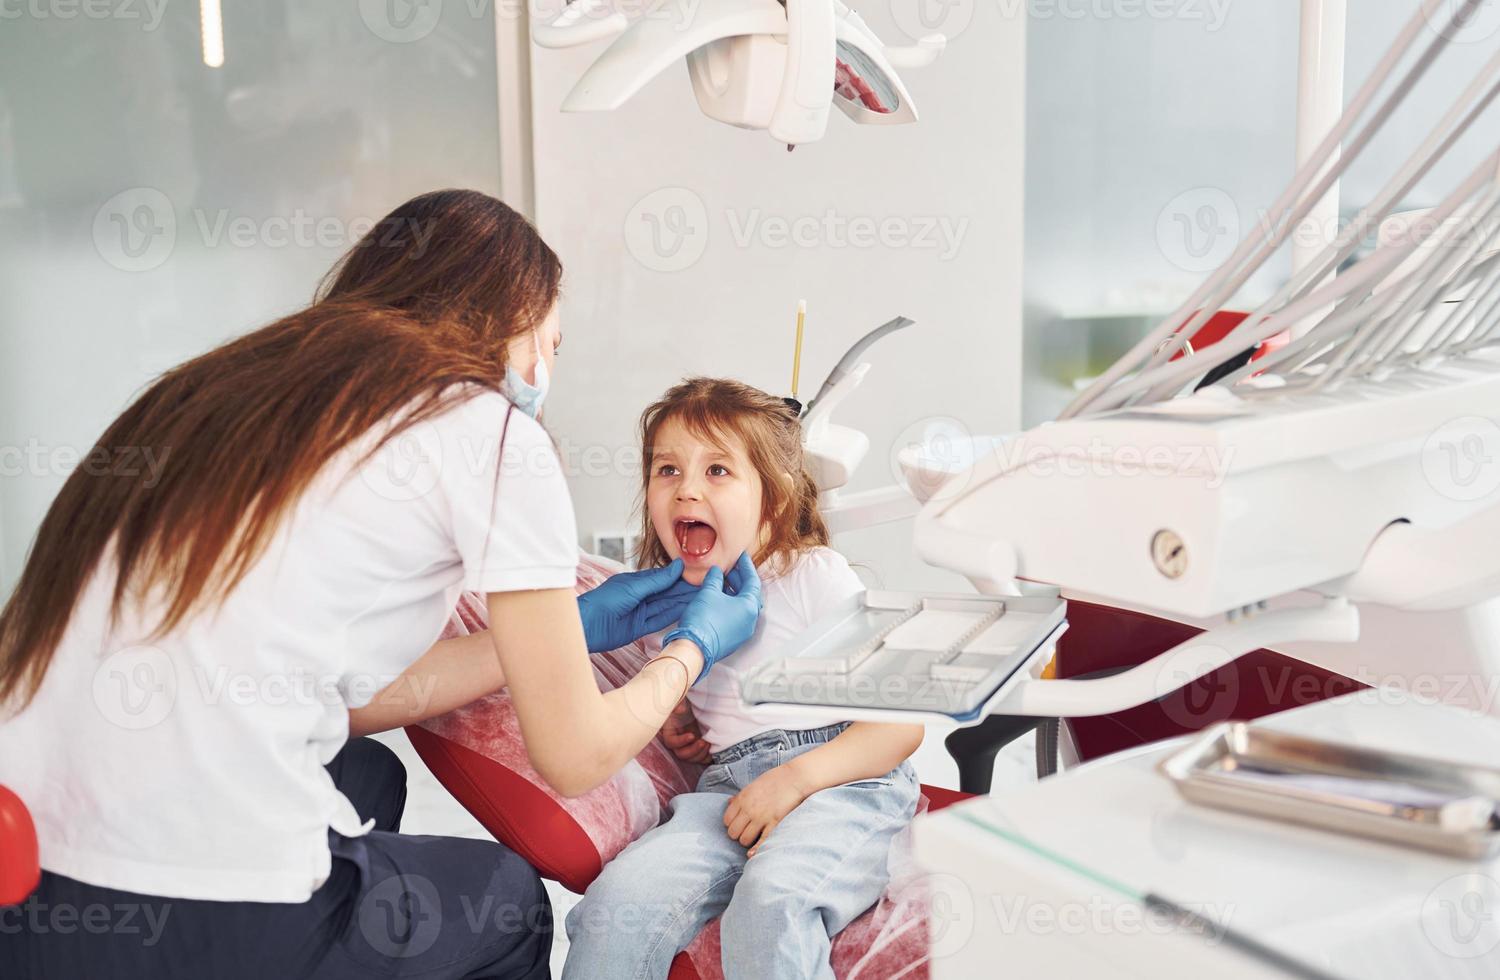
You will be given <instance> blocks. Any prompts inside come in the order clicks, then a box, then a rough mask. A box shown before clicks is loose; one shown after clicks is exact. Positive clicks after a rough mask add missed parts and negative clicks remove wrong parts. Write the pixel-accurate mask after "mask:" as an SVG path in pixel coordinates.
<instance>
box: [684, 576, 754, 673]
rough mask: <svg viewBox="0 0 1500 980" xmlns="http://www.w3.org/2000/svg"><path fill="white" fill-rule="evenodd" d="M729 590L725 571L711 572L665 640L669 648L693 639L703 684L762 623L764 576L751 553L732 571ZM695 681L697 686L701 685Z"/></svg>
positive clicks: (705, 577)
mask: <svg viewBox="0 0 1500 980" xmlns="http://www.w3.org/2000/svg"><path fill="white" fill-rule="evenodd" d="M729 589H730V591H727V592H726V591H725V589H724V572H723V570H722V569H720V568H719V567H717V566H715V567H713V568H710V569H709V570H708V574H707V575H706V576H704V578H703V585H702V586H701V587H700V588H699V589H698V594H697V595H695V596H693V598H692V601H691V602H689V603H688V606H687V608H686V609H684V610H683V612H682V619H681V620H680V621H679V623H678V625H677V628H676V629H674V630H672V631H671V632H670V633H668V634H667V635H666V636H665V637H663V638H662V641H661V645H662V646H663V647H665V646H666V645H667V644H668V643H671V642H672V641H673V640H679V639H687V640H692V641H693V642H694V643H696V644H697V645H698V649H699V650H702V651H703V670H702V672H701V673H699V674H698V680H699V681H701V680H702V679H703V677H704V675H705V674H707V673H708V668H710V667H712V666H713V665H714V664H716V663H718V662H719V661H720V660H723V659H724V658H725V657H727V656H729V655H730V654H731V653H733V652H734V651H736V650H738V649H739V648H740V646H741V645H742V644H743V643H744V642H745V641H746V640H748V639H750V637H751V635H753V634H754V633H755V624H756V623H757V622H759V620H760V610H761V601H760V576H759V575H757V574H756V573H755V566H754V565H753V564H751V562H750V554H749V552H746V553H744V554H742V555H740V560H739V561H737V562H735V563H734V568H732V569H730V571H729ZM697 682H698V681H694V682H693V683H695V684H696V683H697Z"/></svg>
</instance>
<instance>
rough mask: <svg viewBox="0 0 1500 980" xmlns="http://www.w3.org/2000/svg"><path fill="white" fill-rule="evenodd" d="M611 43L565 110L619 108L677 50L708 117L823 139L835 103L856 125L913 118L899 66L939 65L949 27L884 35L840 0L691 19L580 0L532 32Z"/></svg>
mask: <svg viewBox="0 0 1500 980" xmlns="http://www.w3.org/2000/svg"><path fill="white" fill-rule="evenodd" d="M606 37H614V41H613V42H612V43H611V44H610V46H609V47H608V48H606V49H605V50H604V52H603V53H602V54H601V55H599V57H598V58H597V59H596V60H595V61H594V63H593V64H592V65H590V66H589V68H588V69H587V70H586V71H585V72H584V73H583V76H582V77H580V78H579V79H578V82H577V84H576V85H574V86H573V90H572V91H571V92H569V93H568V96H567V98H565V99H564V100H563V104H562V108H563V111H565V112H600V111H607V110H610V109H617V108H619V107H620V106H621V105H623V104H624V103H625V101H626V100H627V99H629V98H630V97H631V96H632V95H634V94H635V93H636V92H638V91H640V90H641V88H642V87H644V86H645V84H646V83H647V82H648V81H650V80H651V79H653V78H655V77H656V76H657V75H659V74H660V73H661V72H662V71H663V70H664V69H665V68H666V67H667V66H668V65H670V64H672V63H673V62H674V61H676V60H678V59H679V58H685V59H686V60H687V67H688V77H689V78H690V79H691V80H692V84H693V93H694V94H695V95H696V96H697V98H698V106H699V107H700V108H701V109H702V110H703V112H704V114H705V115H707V116H709V117H710V118H713V119H717V120H719V121H720V122H725V123H728V124H730V125H731V126H739V127H741V128H743V129H764V130H767V131H768V132H769V133H770V134H771V137H772V138H773V139H776V140H778V141H780V142H783V143H786V144H788V145H796V144H797V143H811V142H813V141H814V140H818V139H821V138H822V137H823V133H824V131H825V130H826V129H827V127H828V114H829V109H830V108H831V107H832V106H834V105H837V106H838V107H839V109H840V110H842V111H843V113H844V115H846V116H848V117H849V118H850V119H852V120H854V121H855V122H856V123H870V124H877V125H890V124H895V123H907V122H915V121H916V119H917V110H916V106H915V104H913V102H912V100H911V96H910V95H909V94H908V93H907V91H906V86H905V85H903V84H902V83H901V79H900V77H899V76H898V75H897V74H896V68H897V67H903V68H911V67H918V66H922V65H927V64H930V63H931V62H932V61H933V60H934V59H936V58H937V56H938V54H939V53H940V52H941V51H942V50H943V48H944V46H945V45H946V44H947V40H946V38H944V37H943V36H942V35H941V34H931V35H928V36H926V37H923V38H922V39H921V40H919V41H918V42H917V43H916V44H914V45H909V46H902V47H893V46H888V45H886V44H883V43H882V42H881V41H880V39H879V38H877V37H876V36H875V34H874V32H872V31H871V30H870V28H869V27H867V26H866V25H865V22H864V21H863V20H861V19H860V16H859V15H858V14H856V13H855V12H854V11H852V10H850V9H849V8H848V7H846V6H844V5H843V4H842V3H840V2H839V0H786V4H785V6H783V5H782V4H781V3H779V2H777V0H705V2H704V3H703V4H702V6H700V7H698V8H696V9H694V10H693V11H692V13H691V14H690V15H689V20H688V22H687V23H682V22H680V21H678V20H676V19H674V18H670V17H663V16H656V15H654V14H653V15H649V16H645V17H642V18H640V19H639V20H637V21H635V23H633V24H631V23H629V22H628V21H627V20H626V18H625V15H624V14H622V13H620V12H619V11H617V10H613V9H612V8H611V7H610V6H609V3H608V0H575V2H573V3H571V4H569V5H568V6H567V7H566V8H564V10H563V12H562V13H561V14H559V15H558V16H557V17H556V18H554V19H553V20H552V21H551V22H549V23H545V24H538V25H536V26H535V27H534V28H533V29H532V39H533V40H535V41H536V43H537V44H538V45H540V46H542V47H544V48H562V47H572V46H575V45H579V44H587V43H589V42H591V41H596V40H600V39H602V38H606Z"/></svg>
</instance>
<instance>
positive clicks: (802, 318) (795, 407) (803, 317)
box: [782, 299, 807, 416]
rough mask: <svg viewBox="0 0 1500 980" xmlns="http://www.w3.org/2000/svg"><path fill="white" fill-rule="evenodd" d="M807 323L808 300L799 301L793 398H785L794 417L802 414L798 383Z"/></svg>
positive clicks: (793, 372)
mask: <svg viewBox="0 0 1500 980" xmlns="http://www.w3.org/2000/svg"><path fill="white" fill-rule="evenodd" d="M806 322H807V300H805V299H799V300H797V340H796V346H795V347H794V348H793V349H792V396H791V397H790V398H783V399H782V401H784V402H786V404H787V407H788V408H790V409H791V410H792V413H793V414H794V415H798V416H800V415H801V414H802V403H801V402H800V401H798V400H797V382H798V381H799V380H800V379H801V376H802V328H803V326H804V324H805V323H806Z"/></svg>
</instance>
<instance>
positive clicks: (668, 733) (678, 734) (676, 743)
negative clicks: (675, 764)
mask: <svg viewBox="0 0 1500 980" xmlns="http://www.w3.org/2000/svg"><path fill="white" fill-rule="evenodd" d="M661 740H662V742H664V743H665V744H666V746H667V748H669V749H671V750H672V754H673V755H675V756H677V758H679V759H681V760H682V761H683V762H694V763H697V764H698V765H700V766H706V765H708V763H709V762H710V761H711V760H712V758H713V753H712V752H710V751H709V748H708V743H707V742H705V741H704V740H703V732H702V730H701V729H699V728H698V719H696V718H694V717H693V709H692V707H691V706H689V705H688V703H687V698H683V699H682V700H681V701H679V702H677V707H675V708H673V709H672V713H671V714H670V715H668V716H667V723H666V724H665V725H663V726H661Z"/></svg>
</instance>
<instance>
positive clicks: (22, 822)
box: [0, 786, 42, 905]
mask: <svg viewBox="0 0 1500 980" xmlns="http://www.w3.org/2000/svg"><path fill="white" fill-rule="evenodd" d="M41 879H42V866H41V864H40V862H39V861H38V858H37V849H36V826H35V825H34V824H33V823H32V822H31V814H30V813H29V812H27V810H26V804H24V803H22V802H21V798H20V797H19V796H17V795H16V794H15V793H12V792H11V791H10V790H8V789H6V788H5V787H4V786H0V905H19V904H21V903H22V902H24V901H25V900H26V896H27V895H30V894H31V893H32V891H33V890H34V889H35V888H36V886H37V882H39V881H41Z"/></svg>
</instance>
